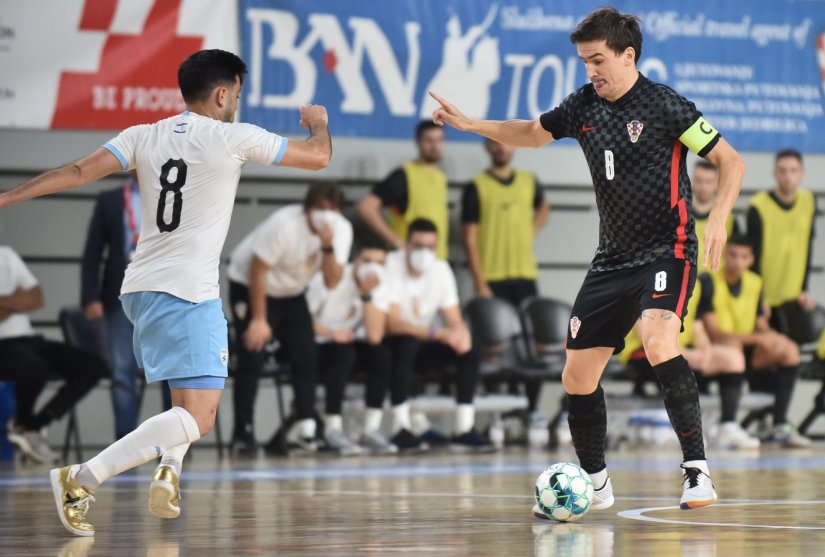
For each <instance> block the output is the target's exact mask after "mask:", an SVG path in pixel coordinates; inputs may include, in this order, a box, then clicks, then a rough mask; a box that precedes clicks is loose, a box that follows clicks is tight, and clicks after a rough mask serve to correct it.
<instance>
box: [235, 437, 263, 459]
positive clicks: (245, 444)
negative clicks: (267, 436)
mask: <svg viewBox="0 0 825 557" xmlns="http://www.w3.org/2000/svg"><path fill="white" fill-rule="evenodd" d="M229 454H231V455H232V456H237V457H241V458H255V457H256V456H258V443H257V441H255V437H253V436H251V435H243V436H236V437H233V438H232V443H230V445H229Z"/></svg>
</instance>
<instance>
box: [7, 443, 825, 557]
mask: <svg viewBox="0 0 825 557" xmlns="http://www.w3.org/2000/svg"><path fill="white" fill-rule="evenodd" d="M710 456H711V467H712V468H711V470H712V472H713V478H714V481H715V483H716V486H717V491H719V494H720V502H719V503H718V504H717V505H714V506H712V507H708V508H705V509H699V510H694V511H680V510H678V508H677V505H678V497H679V494H680V485H679V474H678V470H677V468H676V466H677V465H678V460H679V458H678V454H677V453H675V452H673V451H671V450H670V449H668V450H666V451H664V454H662V452H661V451H659V452H653V451H648V452H623V453H611V454H609V458H608V463H609V466H610V470H611V475H612V477H613V481H614V487H615V490H616V495H617V500H616V505H615V507H614V508H612V509H610V510H607V511H594V512H592V513H589V514H588V515H587V516H585V517H584V518H583V519H582V520H581V521H580V522H577V523H569V524H556V523H547V522H543V521H538V520H536V519H533V518H532V517H531V515H530V512H529V511H530V507H531V505H532V495H531V489H532V484H533V481H534V479H535V477H536V476H537V475H538V473H539V472H540V471H541V470H542V469H543V467H544V466H545V465H547V464H549V463H552V462H558V461H566V460H571V459H572V454H570V453H569V452H561V453H549V454H548V453H535V452H533V453H528V452H526V451H523V450H510V451H507V452H506V453H503V454H497V455H487V456H475V457H471V456H461V457H459V456H452V455H444V454H442V455H427V456H419V457H387V458H372V459H367V458H365V459H335V458H329V457H316V458H291V459H279V460H267V459H264V458H261V459H258V460H256V461H231V460H224V461H218V460H216V458H215V456H214V452H213V451H211V450H209V449H200V450H197V451H195V454H194V458H193V460H192V461H190V462H189V463H187V467H186V468H185V470H184V477H183V480H184V491H183V508H184V511H183V514H182V515H181V517H180V518H179V519H177V520H171V521H161V520H160V519H157V518H155V517H153V516H151V515H149V514H148V512H147V510H146V496H147V491H148V484H149V477H150V474H151V470H152V468H151V466H149V467H143V468H141V469H139V470H138V471H137V472H134V473H129V474H126V475H123V476H121V477H119V478H116V479H115V480H112V481H110V482H109V483H107V484H105V485H104V486H103V488H102V489H101V490H100V491H99V492H98V500H97V503H96V504H95V505H94V506H93V508H92V510H91V512H90V514H89V516H90V519H91V520H92V522H93V523H94V524H95V526H96V528H97V535H96V537H95V538H93V539H78V538H73V537H71V536H70V535H69V534H68V533H67V532H66V531H64V530H63V527H62V526H61V525H60V523H59V521H58V519H57V516H56V512H55V510H54V504H53V502H52V498H51V492H50V490H49V487H48V482H47V474H46V472H47V471H46V469H42V468H21V467H20V466H19V465H18V466H17V467H15V468H6V469H4V470H2V471H0V509H1V510H0V513H1V514H0V555H2V556H3V557H12V556H21V557H22V556H54V555H57V556H74V557H85V556H116V557H131V556H134V557H138V556H139V557H144V556H145V557H179V556H184V555H185V556H198V557H201V556H203V557H206V556H213V555H214V556H224V555H225V556H233V555H324V556H338V555H438V556H442V555H444V556H447V555H468V556H469V555H504V556H507V555H534V556H555V555H559V556H568V555H569V556H575V557H580V556H581V557H589V556H594V557H602V556H610V555H620V556H625V555H627V556H634V557H641V556H647V555H651V556H671V555H673V556H696V557H713V556H720V557H739V556H747V557H754V556H761V555H771V556H773V555H780V556H782V557H795V556H806V557H807V556H813V555H817V556H820V555H825V445H822V444H820V445H818V446H815V447H814V448H813V449H810V450H805V451H797V452H793V453H789V452H781V451H778V450H775V449H772V450H768V449H763V450H762V451H761V453H756V454H754V455H747V456H742V455H740V454H736V453H715V454H714V453H711V455H710Z"/></svg>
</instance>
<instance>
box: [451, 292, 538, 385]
mask: <svg viewBox="0 0 825 557" xmlns="http://www.w3.org/2000/svg"><path fill="white" fill-rule="evenodd" d="M464 311H465V313H466V315H467V320H468V321H469V326H470V332H471V333H472V336H473V344H475V345H476V346H478V347H479V349H480V350H481V352H482V363H481V373H482V375H483V376H485V377H489V376H490V375H498V376H510V375H513V374H517V373H519V372H521V371H522V370H523V368H524V364H525V363H526V359H525V357H524V346H523V334H522V328H521V321H520V320H519V315H518V312H517V311H516V308H514V307H513V306H512V305H511V304H510V303H509V302H507V301H505V300H502V299H500V298H474V299H472V300H470V301H469V302H468V303H467V305H466V307H465V308H464Z"/></svg>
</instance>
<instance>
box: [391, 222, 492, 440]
mask: <svg viewBox="0 0 825 557" xmlns="http://www.w3.org/2000/svg"><path fill="white" fill-rule="evenodd" d="M437 246H438V230H437V228H436V226H435V224H434V223H433V222H432V221H429V220H426V219H417V220H414V221H413V222H411V223H410V226H409V231H408V235H407V243H406V247H405V249H403V250H398V251H395V252H393V253H391V254H389V255H388V256H387V281H386V292H387V294H388V300H387V301H388V303H387V306H386V308H387V333H388V335H389V336H388V338H387V344H388V346H389V347H390V349H391V350H392V363H393V375H392V379H391V385H390V394H391V399H392V405H393V418H394V424H393V431H394V436H393V438H392V442H393V443H395V444H396V445H397V446H398V448H399V449H401V450H402V451H403V450H422V449H426V448H427V439H428V438H435V437H436V436H435V435H433V433H434V432H428V431H426V425H418V424H417V425H416V426H413V424H412V420H411V416H410V407H409V402H408V398H409V394H410V383H411V380H412V378H413V374H414V372H415V371H417V370H426V371H431V370H434V369H436V370H440V369H444V368H445V367H448V366H450V367H453V368H455V390H456V401H457V402H458V406H457V409H456V416H455V435H454V436H453V438H452V440H451V441H452V443H451V448H452V449H454V450H456V451H492V450H495V449H494V447H493V445H492V444H491V443H490V441H489V440H488V439H486V438H485V437H484V436H482V435H481V434H479V433H478V432H477V431H476V430H475V428H474V425H475V409H474V407H473V396H474V394H475V390H476V386H477V385H478V380H479V367H480V364H481V355H480V353H479V351H478V350H474V349H473V343H472V339H471V338H470V331H469V330H468V328H467V325H466V324H465V323H464V319H463V317H462V315H461V307H460V306H459V300H458V291H457V288H456V282H455V275H454V274H453V271H452V269H450V266H449V264H448V263H447V262H446V261H442V260H439V259H438V258H437V256H436V254H435V252H436V249H437ZM422 429H423V430H424V431H422Z"/></svg>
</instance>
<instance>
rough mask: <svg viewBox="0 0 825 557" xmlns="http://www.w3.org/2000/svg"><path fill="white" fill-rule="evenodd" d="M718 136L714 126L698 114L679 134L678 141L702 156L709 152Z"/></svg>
mask: <svg viewBox="0 0 825 557" xmlns="http://www.w3.org/2000/svg"><path fill="white" fill-rule="evenodd" d="M720 137H722V136H721V135H719V132H718V131H716V128H714V127H713V126H712V125H711V124H710V122H708V121H707V120H705V119H704V118H703V117H702V116H700V117H699V118H698V119H697V120H696V121H695V122H694V123H693V125H692V126H691V127H689V128H688V129H687V131H686V132H685V133H683V134H682V135H681V136H679V141H681V142H682V143H684V144H685V145H686V146H687V148H688V149H690V150H691V151H693V152H694V153H696V154H697V155H699V156H700V157H704V156H705V155H707V154H708V153H710V150H711V149H713V147H714V146H715V145H716V143H717V142H718V141H719V138H720Z"/></svg>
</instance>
